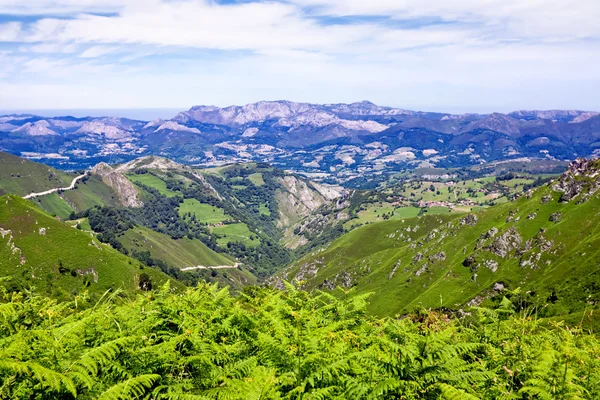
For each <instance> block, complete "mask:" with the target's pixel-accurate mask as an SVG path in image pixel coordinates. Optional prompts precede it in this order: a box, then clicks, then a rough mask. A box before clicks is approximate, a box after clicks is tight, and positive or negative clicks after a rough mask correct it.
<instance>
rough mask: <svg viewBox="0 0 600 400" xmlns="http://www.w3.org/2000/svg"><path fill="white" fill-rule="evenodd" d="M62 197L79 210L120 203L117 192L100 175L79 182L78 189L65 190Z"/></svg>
mask: <svg viewBox="0 0 600 400" xmlns="http://www.w3.org/2000/svg"><path fill="white" fill-rule="evenodd" d="M61 197H62V198H64V199H65V200H67V201H68V203H69V204H71V205H72V207H73V208H75V209H76V210H77V211H84V210H87V209H89V208H92V207H94V206H118V205H119V202H118V200H117V195H116V194H115V192H114V191H113V190H112V189H111V188H110V187H109V186H108V185H106V184H105V183H104V182H102V179H101V178H100V177H98V176H91V177H90V178H89V179H88V180H87V182H85V183H79V184H77V188H76V189H74V190H67V191H65V192H63V193H62V195H61Z"/></svg>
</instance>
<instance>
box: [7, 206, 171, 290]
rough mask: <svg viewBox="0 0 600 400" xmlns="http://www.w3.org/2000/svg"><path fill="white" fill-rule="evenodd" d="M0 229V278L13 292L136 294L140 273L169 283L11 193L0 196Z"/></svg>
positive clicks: (158, 282) (158, 273) (157, 272)
mask: <svg viewBox="0 0 600 400" xmlns="http://www.w3.org/2000/svg"><path fill="white" fill-rule="evenodd" d="M0 227H1V228H0V276H2V277H7V276H9V277H10V279H9V280H8V281H6V282H5V284H6V285H8V286H9V287H11V288H13V289H15V290H23V289H30V290H33V291H34V292H35V293H45V294H48V295H52V296H53V297H56V298H69V297H71V296H72V295H73V294H76V293H80V292H82V291H83V290H88V291H89V293H90V294H94V295H95V294H97V293H102V292H104V291H105V290H107V289H118V288H122V289H127V290H130V291H134V290H136V289H138V288H139V279H140V276H141V274H146V275H147V276H149V278H150V279H151V280H152V282H154V284H156V285H160V284H162V283H164V282H165V281H166V280H167V279H168V277H167V276H166V275H164V274H162V273H161V272H160V271H156V270H153V269H151V268H147V267H145V266H144V265H141V264H140V263H139V262H137V261H135V260H132V259H131V258H129V257H126V256H124V255H123V254H121V253H119V252H118V251H115V250H114V249H112V248H111V247H110V246H106V245H103V244H102V243H100V242H99V241H98V240H96V239H95V238H94V237H92V236H90V234H89V233H86V232H82V231H80V230H78V229H75V228H74V227H70V226H68V225H66V224H65V223H63V222H60V221H57V220H56V219H55V218H53V217H52V216H50V215H48V214H46V213H45V212H44V211H42V210H40V209H39V208H37V207H36V206H35V205H33V204H32V203H30V202H29V201H27V200H23V199H21V198H19V197H16V196H13V195H7V196H3V197H0ZM181 286H182V285H181V284H178V283H177V284H174V287H181Z"/></svg>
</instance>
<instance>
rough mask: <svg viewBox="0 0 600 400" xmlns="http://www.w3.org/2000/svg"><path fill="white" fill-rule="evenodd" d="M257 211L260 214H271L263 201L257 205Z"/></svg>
mask: <svg viewBox="0 0 600 400" xmlns="http://www.w3.org/2000/svg"><path fill="white" fill-rule="evenodd" d="M258 212H259V213H260V214H262V215H266V216H267V217H268V216H270V215H271V210H270V209H269V206H268V205H267V204H265V203H262V204H261V205H260V206H259V207H258Z"/></svg>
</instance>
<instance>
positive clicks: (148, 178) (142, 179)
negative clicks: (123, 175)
mask: <svg viewBox="0 0 600 400" xmlns="http://www.w3.org/2000/svg"><path fill="white" fill-rule="evenodd" d="M127 177H128V178H129V180H130V181H132V182H133V183H138V184H139V183H141V184H143V185H146V186H150V187H152V188H154V189H156V190H158V191H159V192H160V194H163V195H165V196H167V197H175V196H177V195H178V194H179V193H177V192H174V191H172V190H170V189H167V184H166V183H165V181H163V180H162V179H160V178H158V177H156V176H154V175H152V174H131V175H128V176H127Z"/></svg>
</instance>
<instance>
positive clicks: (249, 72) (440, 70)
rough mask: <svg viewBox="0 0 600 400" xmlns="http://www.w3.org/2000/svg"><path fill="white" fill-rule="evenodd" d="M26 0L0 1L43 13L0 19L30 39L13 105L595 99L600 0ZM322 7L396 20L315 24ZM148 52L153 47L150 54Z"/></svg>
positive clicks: (498, 105) (514, 104)
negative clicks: (224, 0)
mask: <svg viewBox="0 0 600 400" xmlns="http://www.w3.org/2000/svg"><path fill="white" fill-rule="evenodd" d="M26 3H27V4H26V5H25V2H23V1H22V0H0V9H1V10H2V12H3V13H4V12H5V11H4V10H9V12H8V14H10V13H13V14H44V15H45V16H44V17H43V18H41V19H39V20H37V21H35V22H34V23H29V24H28V23H23V24H19V23H8V24H4V25H0V41H2V40H4V41H7V40H8V41H15V40H18V41H23V42H24V43H23V44H21V46H20V47H19V50H20V51H21V52H22V54H23V57H25V59H20V60H18V61H17V59H16V58H9V59H7V60H6V65H4V66H0V76H11V78H12V79H11V81H12V82H13V83H12V84H11V85H9V86H6V85H5V86H3V87H0V93H2V96H0V97H3V98H2V99H0V101H5V102H9V103H11V102H12V100H11V97H10V96H14V99H15V100H14V101H15V102H17V103H18V102H21V103H20V104H28V103H31V104H33V103H35V104H36V107H43V106H42V103H44V102H46V103H47V104H48V105H49V106H52V107H55V106H57V104H61V105H63V106H65V107H106V108H114V107H140V106H147V107H168V106H179V105H185V106H188V105H190V104H197V103H216V104H220V105H228V104H231V103H243V102H248V101H255V100H261V99H281V98H289V99H292V100H301V101H302V100H305V101H315V102H319V101H322V102H337V101H354V100H362V99H370V100H373V101H376V102H379V103H382V104H389V105H395V106H401V107H406V108H411V107H412V108H435V109H446V110H455V109H457V108H459V107H462V108H465V109H466V108H468V107H469V106H470V107H475V106H478V107H480V108H479V109H472V111H481V108H486V107H487V110H488V111H489V110H491V109H497V110H508V109H510V108H519V104H521V107H527V108H548V107H565V108H567V107H568V108H578V107H579V108H595V109H599V108H600V105H599V104H597V100H596V98H597V95H596V93H597V92H598V90H599V89H600V72H599V71H597V67H596V66H597V65H598V64H599V63H600V40H598V39H600V24H597V21H598V20H600V15H599V14H598V8H599V6H598V4H600V1H597V0H594V1H591V0H574V1H573V2H570V6H569V4H567V2H565V1H556V0H502V1H500V0H453V1H448V0H427V1H422V0H420V1H418V0H369V1H366V0H343V1H342V0H288V2H286V3H278V2H275V1H257V2H253V3H251V2H238V3H234V4H229V5H223V4H218V3H216V2H214V1H212V0H177V1H168V0H147V1H142V0H105V1H101V0H83V1H75V0H53V1H52V0H33V1H28V2H26ZM11 10H12V11H11ZM92 12H109V13H115V14H114V15H112V14H111V15H92V14H90V13H92ZM52 14H70V15H69V18H63V16H62V15H60V16H58V15H54V16H53V15H52ZM330 16H337V17H342V18H341V19H342V20H343V19H344V18H343V17H344V16H383V17H390V18H391V19H392V20H389V19H386V18H383V19H379V18H364V19H361V18H355V19H352V21H353V22H351V23H350V22H348V23H345V24H343V23H337V24H335V25H332V24H331V23H329V24H328V23H326V22H323V21H326V20H327V17H330ZM320 17H325V18H320ZM335 20H336V21H340V19H335ZM383 20H385V21H383ZM437 20H443V21H447V22H450V23H443V24H441V23H431V21H437ZM411 25H412V26H414V28H406V26H411ZM403 27H405V28H403ZM3 32H5V33H3ZM3 38H4V39H3ZM72 53H76V54H77V55H76V54H72ZM206 54H208V55H206ZM40 55H43V57H40ZM152 55H154V56H156V55H160V57H155V58H153V59H152V62H150V61H148V60H146V59H145V58H146V57H148V56H152ZM124 65H126V66H127V67H124ZM50 83H51V84H50ZM77 88H79V91H80V92H81V93H78V91H77ZM3 89H5V90H6V91H3ZM19 90H22V91H23V92H19ZM53 90H54V92H53ZM51 93H52V94H51ZM157 93H160V95H159V96H157V95H156V94H157ZM116 94H117V95H116ZM28 96H29V97H28ZM52 96H54V97H52ZM4 107H6V106H4ZM21 107H23V105H22V106H21Z"/></svg>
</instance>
